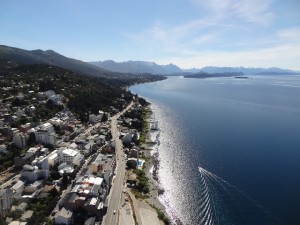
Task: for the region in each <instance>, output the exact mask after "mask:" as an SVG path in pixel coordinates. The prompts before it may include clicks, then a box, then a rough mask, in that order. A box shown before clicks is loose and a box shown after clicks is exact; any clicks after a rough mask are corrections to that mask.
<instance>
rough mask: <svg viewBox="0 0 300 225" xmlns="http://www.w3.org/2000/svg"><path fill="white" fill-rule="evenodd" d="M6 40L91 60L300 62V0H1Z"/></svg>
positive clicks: (292, 65) (1, 36)
mask: <svg viewBox="0 0 300 225" xmlns="http://www.w3.org/2000/svg"><path fill="white" fill-rule="evenodd" d="M0 44H3V45H8V46H12V47H18V48H23V49H27V50H34V49H43V50H47V49H52V50H54V51H56V52H58V53H60V54H62V55H65V56H67V57H71V58H76V59H80V60H83V61H99V60H100V61H103V60H108V59H111V60H115V61H117V62H120V61H128V60H141V61H152V62H156V63H158V64H169V63H173V64H176V65H178V66H179V67H181V68H186V69H187V68H202V67H205V66H244V67H281V68H287V69H294V70H300V0H151V1H149V0H143V1H141V0H128V1H124V0H48V1H47V0H26V1H24V0H0Z"/></svg>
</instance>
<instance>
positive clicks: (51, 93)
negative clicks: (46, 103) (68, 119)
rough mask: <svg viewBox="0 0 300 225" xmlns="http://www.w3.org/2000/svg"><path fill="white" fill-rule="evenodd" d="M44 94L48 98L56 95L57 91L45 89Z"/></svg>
mask: <svg viewBox="0 0 300 225" xmlns="http://www.w3.org/2000/svg"><path fill="white" fill-rule="evenodd" d="M44 95H45V96H46V97H47V98H50V97H51V96H53V95H55V92H54V91H52V90H48V91H45V92H44Z"/></svg>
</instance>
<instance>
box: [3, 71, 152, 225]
mask: <svg viewBox="0 0 300 225" xmlns="http://www.w3.org/2000/svg"><path fill="white" fill-rule="evenodd" d="M50 69H51V68H50ZM14 77H15V78H18V77H20V75H15V76H14ZM3 80H5V79H3ZM5 82H6V83H5ZM5 82H3V83H2V84H1V85H2V90H1V96H2V99H1V100H2V102H1V105H0V132H1V133H0V162H1V165H0V171H1V173H0V185H1V186H0V187H1V189H0V215H1V218H0V221H1V224H9V225H15V224H22V225H25V224H28V225H31V224H85V225H88V224H118V217H117V215H116V214H118V213H119V212H118V211H119V208H120V204H121V195H122V194H123V195H124V196H125V198H124V200H125V201H126V202H129V201H131V198H130V194H129V193H128V194H127V193H126V192H127V191H126V189H125V188H124V187H127V186H128V187H132V188H133V189H134V190H135V191H137V192H140V193H141V194H142V195H143V194H147V193H149V191H150V190H149V184H148V178H146V177H145V173H144V172H143V170H142V169H143V164H144V163H145V159H143V158H144V157H143V153H142V151H141V147H140V146H141V145H140V144H141V143H143V142H145V136H146V132H147V129H148V128H147V125H146V118H145V115H146V113H145V109H146V107H145V106H146V105H147V102H146V101H145V100H144V99H142V98H139V97H138V96H135V95H131V94H128V93H127V94H126V93H125V94H124V93H123V94H121V97H120V98H119V99H117V100H115V101H114V103H115V105H116V104H117V105H118V106H119V107H118V108H117V107H114V106H112V105H111V106H110V107H106V108H105V109H107V111H102V110H101V109H99V110H98V111H95V110H94V109H93V112H91V111H89V112H88V113H86V114H82V113H81V114H80V113H78V111H76V110H71V109H69V108H68V105H70V104H67V103H69V102H70V99H69V92H68V91H67V90H64V89H62V91H60V93H56V92H55V91H53V90H51V89H49V90H46V89H47V85H48V84H47V83H45V82H44V80H43V79H40V80H39V81H35V82H34V81H30V83H26V82H24V81H17V80H16V79H11V80H9V82H8V81H7V80H5ZM42 85H44V87H43V86H42ZM77 86H78V85H77ZM43 89H44V91H42V90H43ZM62 93H67V94H66V95H63V94H62ZM67 96H68V97H67Z"/></svg>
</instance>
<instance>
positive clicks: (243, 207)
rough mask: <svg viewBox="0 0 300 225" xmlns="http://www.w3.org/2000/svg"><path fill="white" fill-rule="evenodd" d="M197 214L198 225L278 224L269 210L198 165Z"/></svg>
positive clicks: (278, 221) (277, 220) (277, 219)
mask: <svg viewBox="0 0 300 225" xmlns="http://www.w3.org/2000/svg"><path fill="white" fill-rule="evenodd" d="M199 172H200V187H199V191H200V198H199V201H198V205H199V207H198V215H199V218H198V219H199V220H198V221H201V222H200V224H201V225H202V224H203V225H227V224H228V225H229V224H230V225H235V224H236V225H239V224H243V225H253V224H255V225H269V224H270V225H271V224H272V225H277V224H278V225H279V224H282V222H281V221H280V220H279V218H277V217H276V216H275V215H274V214H273V213H271V212H270V211H269V210H267V209H266V208H265V207H263V206H261V205H260V204H259V203H257V202H256V201H254V200H253V199H251V197H249V196H248V195H246V194H245V193H243V192H241V191H240V190H239V189H238V188H237V187H235V186H233V185H231V184H230V183H228V182H227V181H225V180H223V179H222V178H220V177H218V176H216V175H215V174H213V173H211V172H209V171H207V170H205V169H203V168H202V167H199Z"/></svg>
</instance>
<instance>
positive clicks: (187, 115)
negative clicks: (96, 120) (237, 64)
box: [130, 76, 300, 225]
mask: <svg viewBox="0 0 300 225" xmlns="http://www.w3.org/2000/svg"><path fill="white" fill-rule="evenodd" d="M130 90H131V91H132V92H133V93H137V94H139V95H140V96H142V97H145V98H146V99H147V100H148V101H150V102H151V103H152V109H153V111H154V116H155V119H156V120H157V121H158V126H159V128H160V131H158V132H156V133H155V135H157V136H158V135H159V139H160V144H159V146H158V147H157V150H158V152H159V160H160V166H159V179H160V184H161V185H162V187H163V188H164V189H165V193H164V194H163V196H161V201H162V202H163V203H164V204H165V205H166V207H167V212H168V214H169V215H170V217H171V218H172V220H173V221H176V220H177V221H179V220H180V221H181V223H182V224H191V225H196V224H208V225H210V224H222V225H227V224H228V225H229V224H230V225H233V224H236V225H248V224H249V225H250V224H251V225H252V224H255V225H259V224H262V225H268V224H270V225H271V224H272V225H273V224H295V225H296V224H300V76H250V79H236V78H210V79H185V78H183V77H170V78H168V79H167V80H164V81H159V82H155V83H148V84H140V85H136V86H133V87H131V88H130Z"/></svg>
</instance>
